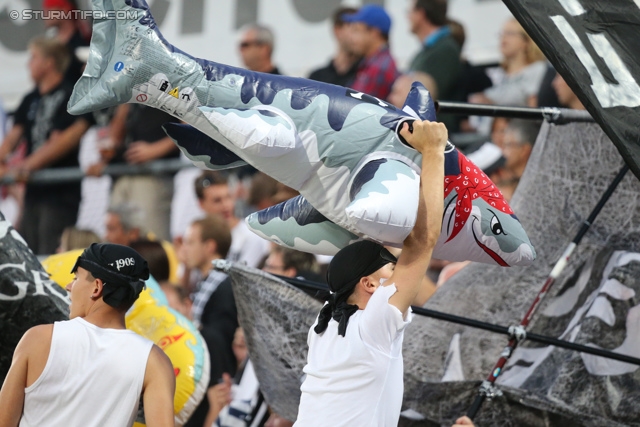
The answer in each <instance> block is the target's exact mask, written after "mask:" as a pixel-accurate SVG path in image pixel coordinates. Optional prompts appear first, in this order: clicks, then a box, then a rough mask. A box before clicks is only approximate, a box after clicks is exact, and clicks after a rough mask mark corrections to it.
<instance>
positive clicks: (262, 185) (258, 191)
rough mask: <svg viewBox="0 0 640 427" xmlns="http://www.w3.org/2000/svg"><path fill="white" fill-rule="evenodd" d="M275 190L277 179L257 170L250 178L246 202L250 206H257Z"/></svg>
mask: <svg viewBox="0 0 640 427" xmlns="http://www.w3.org/2000/svg"><path fill="white" fill-rule="evenodd" d="M277 192H278V181H276V180H275V179H273V178H271V177H270V176H269V175H267V174H265V173H263V172H258V173H257V174H255V175H254V176H253V178H252V179H251V188H250V189H249V198H248V200H247V202H248V203H249V204H250V205H252V206H258V204H259V203H260V202H261V201H263V200H265V199H271V198H273V196H275V195H276V193H277Z"/></svg>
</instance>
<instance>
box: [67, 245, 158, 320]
mask: <svg viewBox="0 0 640 427" xmlns="http://www.w3.org/2000/svg"><path fill="white" fill-rule="evenodd" d="M78 267H82V268H84V269H85V270H87V271H89V272H90V273H91V274H92V275H93V277H95V278H96V279H100V280H102V281H103V282H104V288H103V291H102V298H103V299H104V302H105V303H107V304H109V305H110V306H112V307H114V308H118V309H120V308H123V307H129V306H130V305H131V304H133V302H134V301H135V300H136V299H138V296H139V295H140V292H142V289H144V286H145V285H144V281H145V280H147V279H148V278H149V267H148V266H147V261H146V260H145V259H144V258H142V256H140V254H139V253H138V252H136V251H135V250H133V249H131V248H130V247H128V246H122V245H115V244H112V243H93V244H92V245H91V246H89V247H88V248H87V249H85V250H84V252H82V255H80V256H79V257H78V260H77V261H76V264H75V265H74V266H73V269H72V270H71V272H72V273H75V272H76V271H77V270H78Z"/></svg>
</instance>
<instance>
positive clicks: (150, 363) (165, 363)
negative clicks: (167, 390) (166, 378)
mask: <svg viewBox="0 0 640 427" xmlns="http://www.w3.org/2000/svg"><path fill="white" fill-rule="evenodd" d="M167 373H170V374H171V375H173V364H172V363H171V359H169V356H167V354H166V353H165V352H164V351H162V349H161V348H160V347H158V346H157V345H155V344H154V345H153V346H152V347H151V352H150V353H149V359H148V360H147V372H146V376H149V375H158V374H161V375H164V374H167Z"/></svg>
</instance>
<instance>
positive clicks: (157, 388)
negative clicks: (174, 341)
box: [142, 345, 176, 427]
mask: <svg viewBox="0 0 640 427" xmlns="http://www.w3.org/2000/svg"><path fill="white" fill-rule="evenodd" d="M175 392H176V377H175V375H174V373H173V365H172V364H171V360H169V357H167V355H166V354H165V353H164V351H162V350H161V349H160V347H158V346H156V345H154V346H153V347H152V348H151V353H150V354H149V360H148V361H147V370H146V372H145V374H144V386H143V388H142V393H143V394H142V399H143V402H144V418H145V421H146V423H147V426H148V427H168V426H170V427H174V426H175V418H174V415H173V398H174V395H175Z"/></svg>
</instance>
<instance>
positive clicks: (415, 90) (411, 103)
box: [402, 82, 436, 122]
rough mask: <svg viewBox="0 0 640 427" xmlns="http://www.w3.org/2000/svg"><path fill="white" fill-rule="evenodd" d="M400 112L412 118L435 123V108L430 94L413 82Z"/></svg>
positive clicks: (420, 84) (420, 85)
mask: <svg viewBox="0 0 640 427" xmlns="http://www.w3.org/2000/svg"><path fill="white" fill-rule="evenodd" d="M402 111H404V112H405V113H407V114H410V115H412V116H413V117H416V118H419V119H421V120H428V121H430V122H435V121H436V106H435V105H434V103H433V99H431V94H430V93H429V91H428V90H427V88H425V87H424V86H423V85H422V83H420V82H413V84H412V85H411V90H410V91H409V95H407V99H406V100H405V101H404V106H403V107H402Z"/></svg>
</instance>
